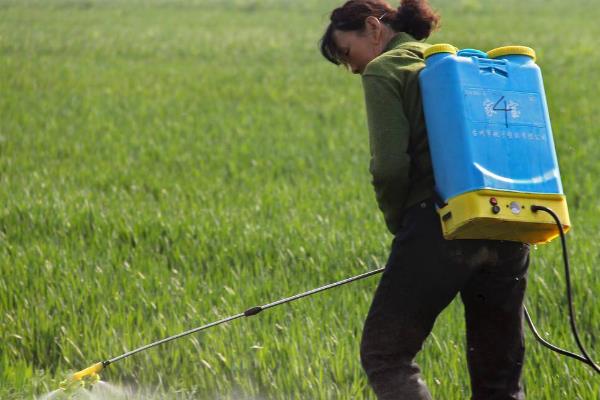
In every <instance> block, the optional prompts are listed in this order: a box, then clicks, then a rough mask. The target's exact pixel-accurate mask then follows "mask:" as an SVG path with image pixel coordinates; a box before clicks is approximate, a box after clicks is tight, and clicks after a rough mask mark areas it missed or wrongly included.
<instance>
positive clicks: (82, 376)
mask: <svg viewBox="0 0 600 400" xmlns="http://www.w3.org/2000/svg"><path fill="white" fill-rule="evenodd" d="M531 210H532V211H533V212H538V211H544V212H546V213H548V214H550V215H551V216H552V217H553V219H554V220H555V222H556V224H557V226H558V229H559V232H560V238H561V243H562V249H563V258H564V263H565V278H566V283H567V303H568V307H569V320H570V323H571V330H572V332H573V336H574V337H575V341H576V342H577V346H578V347H579V349H580V350H581V352H582V353H583V355H579V354H575V353H572V352H570V351H567V350H564V349H561V348H559V347H557V346H555V345H552V344H551V343H549V342H547V341H546V340H544V339H543V338H542V337H541V336H540V335H539V333H538V331H537V329H536V328H535V325H534V324H533V321H532V319H531V317H530V315H529V312H528V311H527V308H525V310H524V311H525V318H526V321H527V323H528V325H529V327H530V328H531V331H532V332H533V334H534V336H535V338H536V340H538V341H539V342H540V343H541V344H542V345H544V346H545V347H547V348H549V349H550V350H552V351H555V352H557V353H559V354H561V355H564V356H568V357H571V358H574V359H576V360H578V361H581V362H583V363H585V364H587V365H588V366H590V367H591V368H592V369H593V370H594V371H596V372H597V373H600V367H599V366H598V365H597V364H596V363H595V362H594V361H593V360H592V358H591V357H590V356H589V354H588V352H587V351H586V350H585V348H584V346H583V344H582V342H581V340H580V338H579V334H578V332H577V327H576V324H575V313H574V311H573V304H572V296H571V281H570V271H569V258H568V254H567V246H566V241H565V236H564V232H563V229H562V224H561V222H560V220H559V218H558V216H557V215H556V213H554V212H553V211H552V210H551V209H549V208H547V207H544V206H537V205H533V206H532V207H531ZM384 269H385V268H379V269H375V270H372V271H369V272H366V273H363V274H360V275H356V276H354V277H351V278H347V279H344V280H341V281H338V282H335V283H330V284H328V285H325V286H321V287H319V288H316V289H312V290H309V291H307V292H304V293H299V294H296V295H294V296H290V297H286V298H283V299H281V300H277V301H275V302H272V303H268V304H265V305H262V306H255V307H251V308H249V309H247V310H246V311H244V312H241V313H239V314H235V315H232V316H229V317H227V318H223V319H221V320H218V321H215V322H211V323H209V324H206V325H203V326H199V327H197V328H193V329H190V330H187V331H185V332H182V333H179V334H177V335H173V336H169V337H167V338H164V339H161V340H158V341H156V342H153V343H150V344H148V345H145V346H142V347H139V348H137V349H135V350H132V351H129V352H127V353H124V354H121V355H120V356H117V357H114V358H111V359H108V360H105V361H102V362H98V363H96V364H93V365H91V366H90V367H88V368H86V369H83V370H81V371H79V372H76V373H74V374H73V375H71V376H70V377H69V378H67V379H66V380H64V381H63V382H61V384H60V387H61V389H63V390H70V389H71V388H73V387H81V386H86V385H87V384H91V385H93V384H94V383H95V382H97V381H98V380H99V379H100V376H99V373H100V372H101V371H102V370H103V369H104V368H105V367H107V366H109V365H110V364H114V363H116V362H117V361H120V360H122V359H124V358H127V357H130V356H132V355H134V354H137V353H140V352H142V351H145V350H148V349H151V348H153V347H156V346H159V345H161V344H164V343H167V342H170V341H173V340H176V339H180V338H182V337H184V336H188V335H191V334H193V333H196V332H200V331H203V330H206V329H209V328H212V327H215V326H217V325H221V324H224V323H227V322H230V321H233V320H235V319H238V318H242V317H252V316H254V315H257V314H259V313H260V312H262V311H264V310H267V309H269V308H273V307H276V306H279V305H281V304H286V303H290V302H292V301H295V300H298V299H301V298H303V297H307V296H311V295H313V294H316V293H319V292H322V291H325V290H328V289H333V288H335V287H338V286H342V285H345V284H347V283H351V282H354V281H358V280H360V279H364V278H368V277H370V276H372V275H375V274H379V273H381V272H383V271H384Z"/></svg>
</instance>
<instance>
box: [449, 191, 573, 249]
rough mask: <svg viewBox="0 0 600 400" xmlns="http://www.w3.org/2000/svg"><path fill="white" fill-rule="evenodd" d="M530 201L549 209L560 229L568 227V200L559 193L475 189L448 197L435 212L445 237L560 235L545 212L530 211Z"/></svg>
mask: <svg viewBox="0 0 600 400" xmlns="http://www.w3.org/2000/svg"><path fill="white" fill-rule="evenodd" d="M532 205H538V206H545V207H548V208H550V209H552V211H554V212H555V213H556V215H558V218H559V219H560V221H561V223H562V225H563V230H564V231H565V232H567V231H568V230H569V228H570V226H571V222H570V219H569V212H568V209H567V200H566V198H565V196H564V195H559V194H537V193H535V194H534V193H519V192H506V191H499V190H477V191H473V192H468V193H463V194H461V195H458V196H456V197H453V198H452V199H449V200H448V204H447V205H446V206H444V207H442V208H440V209H439V210H438V213H439V214H440V218H441V221H442V228H443V232H444V237H445V238H446V239H495V240H509V241H515V242H524V243H532V244H534V243H547V242H549V241H551V240H552V239H554V238H555V237H557V236H558V235H559V230H558V227H557V226H556V223H555V222H554V219H553V218H552V217H551V216H550V215H549V214H548V213H545V212H543V211H538V212H534V211H532V210H531V206H532Z"/></svg>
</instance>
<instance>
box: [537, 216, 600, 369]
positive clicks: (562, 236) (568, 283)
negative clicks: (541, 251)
mask: <svg viewBox="0 0 600 400" xmlns="http://www.w3.org/2000/svg"><path fill="white" fill-rule="evenodd" d="M531 211H533V212H537V211H544V212H546V213H548V214H550V215H551V216H552V218H553V219H554V221H555V222H556V226H558V232H559V233H560V242H561V245H562V253H563V260H564V264H565V280H566V286H567V305H568V308H569V322H570V324H571V331H572V332H573V336H574V337H575V342H577V347H579V350H581V353H582V354H583V356H580V355H578V354H573V353H571V352H568V351H566V350H563V349H560V348H558V347H556V346H554V345H551V344H550V343H548V342H546V341H545V340H544V339H542V338H541V337H540V336H539V335H538V334H537V331H536V330H535V327H534V326H533V323H532V322H531V319H530V317H529V314H528V313H526V316H527V322H528V323H529V324H530V327H532V331H533V333H534V335H535V336H536V339H538V341H540V343H542V344H543V345H544V346H546V347H548V348H549V349H551V350H553V351H556V352H557V353H559V354H563V355H566V356H569V357H573V358H575V359H578V360H580V361H582V360H581V358H584V359H585V361H584V362H585V363H586V364H588V365H589V366H590V367H592V369H593V370H594V371H596V372H597V373H599V374H600V367H599V366H598V365H597V364H596V363H595V362H594V360H592V358H591V357H590V355H589V354H588V352H587V351H586V350H585V347H584V346H583V343H582V342H581V340H580V339H579V333H578V331H577V325H576V323H575V312H574V311H573V297H572V293H571V273H570V267H569V254H568V252H567V241H566V239H565V232H564V230H563V226H562V223H561V222H560V219H559V218H558V216H557V215H556V213H555V212H554V211H552V210H551V209H550V208H548V207H544V206H537V205H532V206H531ZM548 345H549V346H548Z"/></svg>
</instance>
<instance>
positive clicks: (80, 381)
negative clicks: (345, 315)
mask: <svg viewBox="0 0 600 400" xmlns="http://www.w3.org/2000/svg"><path fill="white" fill-rule="evenodd" d="M384 269H385V268H379V269H375V270H372V271H369V272H365V273H363V274H360V275H356V276H353V277H352V278H347V279H344V280H341V281H338V282H335V283H330V284H328V285H325V286H321V287H319V288H316V289H312V290H309V291H307V292H304V293H299V294H296V295H294V296H290V297H286V298H284V299H281V300H277V301H274V302H272V303H268V304H265V305H262V306H255V307H252V308H249V309H247V310H246V311H244V312H241V313H239V314H235V315H232V316H230V317H227V318H223V319H221V320H219V321H215V322H211V323H210V324H206V325H203V326H199V327H197V328H193V329H190V330H187V331H185V332H182V333H179V334H177V335H173V336H169V337H167V338H164V339H161V340H158V341H156V342H154V343H150V344H147V345H145V346H142V347H139V348H137V349H135V350H131V351H128V352H127V353H124V354H121V355H120V356H117V357H114V358H111V359H108V360H106V361H102V362H99V363H96V364H93V365H91V366H89V367H88V368H86V369H83V370H81V371H79V372H76V373H74V374H73V375H71V376H70V377H69V378H67V379H65V380H64V381H62V382H61V384H60V387H61V389H65V390H68V389H70V388H71V387H73V386H80V385H85V382H87V381H90V382H92V383H93V382H95V381H97V380H99V379H100V377H99V375H98V374H99V373H100V371H102V370H103V369H104V368H105V367H107V366H109V365H110V364H114V363H116V362H117V361H120V360H122V359H124V358H127V357H129V356H132V355H134V354H136V353H139V352H142V351H144V350H148V349H151V348H153V347H156V346H158V345H161V344H163V343H167V342H170V341H172V340H176V339H179V338H182V337H184V336H188V335H191V334H192V333H196V332H200V331H203V330H205V329H209V328H212V327H214V326H217V325H221V324H224V323H226V322H229V321H233V320H234V319H238V318H242V317H252V316H254V315H256V314H258V313H260V312H261V311H264V310H266V309H268V308H273V307H276V306H279V305H281V304H286V303H290V302H292V301H294V300H298V299H301V298H303V297H307V296H310V295H313V294H315V293H319V292H322V291H325V290H328V289H333V288H334V287H338V286H342V285H345V284H347V283H350V282H354V281H358V280H360V279H364V278H368V277H369V276H372V275H375V274H378V273H380V272H383V270H384Z"/></svg>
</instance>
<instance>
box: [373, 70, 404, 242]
mask: <svg viewBox="0 0 600 400" xmlns="http://www.w3.org/2000/svg"><path fill="white" fill-rule="evenodd" d="M362 82H363V89H364V93H365V102H366V108H367V118H368V125H369V142H370V150H371V164H370V172H371V175H372V177H373V180H372V183H373V187H374V188H375V194H376V198H377V203H378V204H379V208H380V209H381V211H383V214H384V217H385V222H386V224H387V226H388V229H389V230H390V232H392V233H396V232H397V231H398V229H399V228H400V217H401V213H402V209H403V207H404V205H405V202H406V198H407V196H408V191H409V172H410V156H409V154H408V144H409V137H410V124H409V121H408V119H407V117H406V115H405V114H404V107H403V103H402V97H401V95H400V90H401V88H400V87H399V82H398V81H397V80H393V79H390V78H386V77H383V76H378V75H363V78H362Z"/></svg>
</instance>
